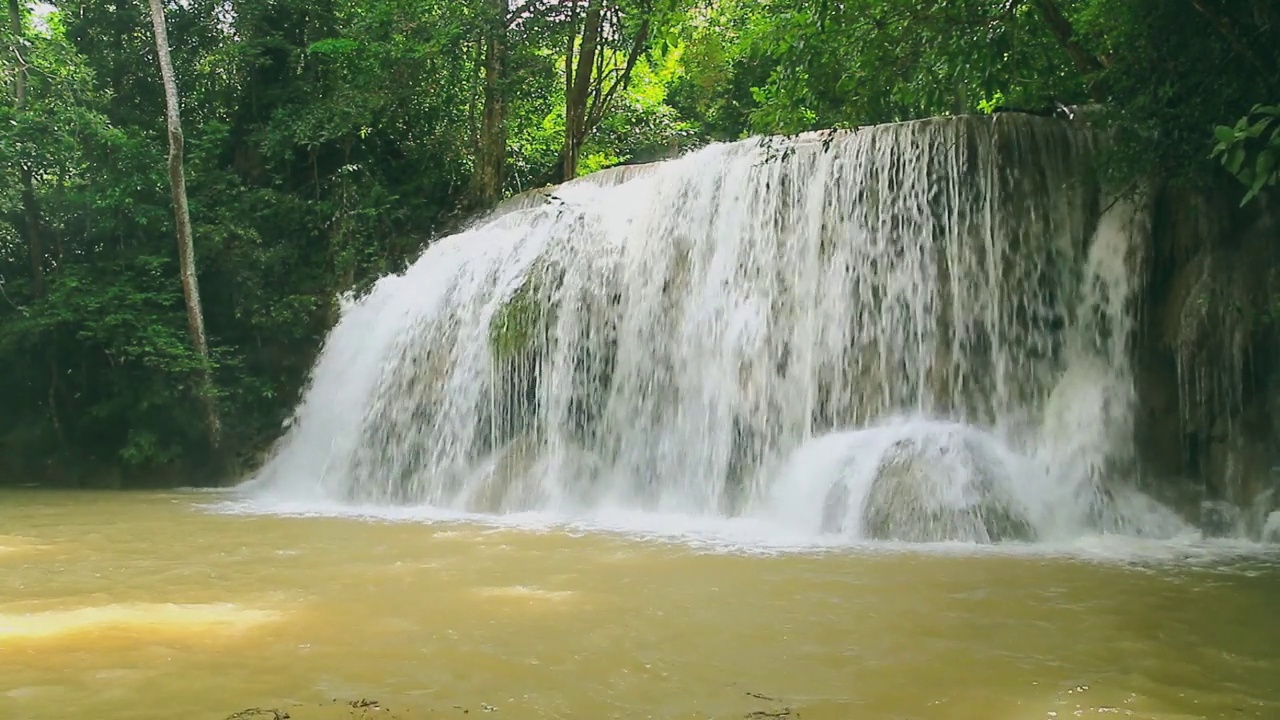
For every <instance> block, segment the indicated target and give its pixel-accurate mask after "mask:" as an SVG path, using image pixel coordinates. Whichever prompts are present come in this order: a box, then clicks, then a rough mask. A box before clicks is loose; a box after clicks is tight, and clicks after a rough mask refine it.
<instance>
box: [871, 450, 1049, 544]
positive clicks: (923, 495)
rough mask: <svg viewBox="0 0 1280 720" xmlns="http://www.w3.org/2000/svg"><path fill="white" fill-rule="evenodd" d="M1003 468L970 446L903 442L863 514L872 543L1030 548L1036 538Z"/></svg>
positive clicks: (890, 455) (885, 462)
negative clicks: (1018, 545) (1022, 545)
mask: <svg viewBox="0 0 1280 720" xmlns="http://www.w3.org/2000/svg"><path fill="white" fill-rule="evenodd" d="M1009 487H1010V484H1009V479H1008V478H1007V477H1006V476H1005V473H1004V470H1003V468H1002V467H1000V464H999V463H998V462H997V461H996V460H995V459H994V458H992V457H990V456H989V455H987V454H986V453H985V452H984V451H983V449H982V448H980V447H978V446H977V445H976V444H975V443H974V442H972V441H968V440H963V439H962V440H958V441H956V442H945V443H935V442H932V441H928V440H904V441H900V442H899V443H897V444H895V445H894V446H893V447H892V448H890V449H889V451H888V452H886V453H885V455H884V457H883V458H882V460H881V462H880V466H879V468H878V470H877V472H876V477H875V479H874V480H873V481H872V485H871V490H870V492H869V493H868V495H867V500H866V503H865V506H864V509H863V529H864V532H865V534H866V536H867V537H868V538H871V539H875V540H896V541H901V542H944V541H961V542H975V543H996V542H1002V541H1031V540H1035V539H1036V532H1035V529H1034V527H1033V526H1032V524H1031V522H1030V520H1029V519H1028V517H1027V513H1026V510H1025V509H1023V507H1022V506H1021V503H1019V502H1018V501H1017V499H1016V498H1015V497H1014V496H1013V494H1012V493H1011V491H1010V490H1009Z"/></svg>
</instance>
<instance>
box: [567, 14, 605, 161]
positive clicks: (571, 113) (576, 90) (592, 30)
mask: <svg viewBox="0 0 1280 720" xmlns="http://www.w3.org/2000/svg"><path fill="white" fill-rule="evenodd" d="M601 4H602V2H601V0H590V2H589V3H588V4H587V12H586V14H585V15H584V16H583V20H582V47H581V49H579V50H578V66H577V68H576V69H575V70H574V73H573V82H572V83H569V84H567V85H568V87H567V88H566V89H567V90H568V93H567V94H566V95H565V98H564V153H563V155H564V179H565V180H572V179H573V178H574V177H575V176H576V175H577V174H578V151H579V150H580V149H581V148H582V141H583V139H584V138H585V136H586V127H587V99H588V98H589V97H590V96H591V78H592V76H593V75H594V73H593V72H592V68H594V67H595V62H596V51H597V49H598V47H599V44H600V23H601V19H602V15H603V9H602V8H601ZM566 62H567V61H566Z"/></svg>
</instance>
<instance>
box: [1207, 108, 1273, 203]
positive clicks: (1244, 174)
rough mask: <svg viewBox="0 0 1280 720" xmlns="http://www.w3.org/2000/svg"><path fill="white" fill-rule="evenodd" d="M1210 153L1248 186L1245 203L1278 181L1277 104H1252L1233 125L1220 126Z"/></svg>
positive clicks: (1216, 131)
mask: <svg viewBox="0 0 1280 720" xmlns="http://www.w3.org/2000/svg"><path fill="white" fill-rule="evenodd" d="M1214 135H1215V137H1217V139H1218V143H1217V145H1214V147H1213V153H1212V156H1213V157H1216V158H1218V159H1219V160H1220V161H1221V162H1222V166H1223V167H1225V168H1226V169H1227V172H1230V173H1231V174H1232V175H1234V176H1235V177H1236V179H1238V180H1239V181H1240V182H1241V183H1243V184H1244V186H1245V187H1246V188H1248V192H1246V193H1245V196H1244V199H1243V200H1241V201H1240V204H1241V205H1245V204H1246V203H1248V202H1249V201H1250V200H1252V199H1254V198H1255V197H1257V196H1258V193H1259V192H1262V189H1263V188H1265V187H1271V186H1274V185H1275V184H1276V182H1277V181H1280V105H1255V106H1254V107H1253V109H1252V110H1251V111H1250V112H1249V114H1248V115H1246V116H1244V117H1242V118H1240V119H1239V120H1238V121H1236V124H1235V125H1234V126H1227V125H1219V126H1218V127H1217V128H1216V129H1215V131H1214Z"/></svg>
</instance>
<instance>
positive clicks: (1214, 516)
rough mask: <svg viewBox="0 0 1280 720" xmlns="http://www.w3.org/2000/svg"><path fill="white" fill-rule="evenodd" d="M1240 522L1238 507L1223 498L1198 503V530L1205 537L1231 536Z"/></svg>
mask: <svg viewBox="0 0 1280 720" xmlns="http://www.w3.org/2000/svg"><path fill="white" fill-rule="evenodd" d="M1239 524H1240V508H1238V507H1236V506H1235V505H1232V504H1231V503H1229V502H1225V501H1223V500H1206V501H1204V502H1202V503H1200V532H1202V533H1204V536H1205V537H1231V536H1233V535H1235V534H1236V530H1237V528H1238V527H1239Z"/></svg>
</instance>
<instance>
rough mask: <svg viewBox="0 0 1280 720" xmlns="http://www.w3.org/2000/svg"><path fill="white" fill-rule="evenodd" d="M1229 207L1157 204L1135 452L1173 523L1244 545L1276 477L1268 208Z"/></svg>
mask: <svg viewBox="0 0 1280 720" xmlns="http://www.w3.org/2000/svg"><path fill="white" fill-rule="evenodd" d="M1238 197H1239V193H1238V188H1235V187H1234V186H1229V185H1224V186H1223V187H1222V188H1219V189H1216V190H1210V191H1203V192H1192V191H1189V190H1174V189H1168V188H1166V189H1164V190H1163V191H1161V193H1160V194H1159V195H1158V197H1157V200H1156V204H1155V207H1154V215H1153V237H1152V242H1151V245H1150V247H1149V248H1148V251H1147V253H1146V257H1145V260H1144V265H1145V267H1146V273H1147V277H1146V278H1145V285H1146V288H1145V290H1144V296H1143V300H1142V303H1143V306H1144V307H1143V309H1142V311H1141V313H1140V315H1141V317H1142V318H1143V319H1142V327H1140V328H1139V329H1138V333H1137V337H1138V340H1137V346H1136V348H1135V350H1136V356H1135V361H1136V369H1137V378H1136V379H1137V390H1138V400H1139V402H1138V408H1137V411H1138V412H1137V418H1136V420H1137V427H1136V437H1135V441H1136V450H1137V452H1138V458H1139V460H1140V464H1141V466H1142V471H1143V474H1144V476H1145V477H1146V478H1148V479H1149V480H1150V481H1152V482H1154V483H1158V484H1162V485H1164V486H1166V487H1167V488H1168V492H1163V493H1159V494H1168V495H1175V496H1186V502H1182V503H1178V504H1179V506H1180V511H1181V512H1182V513H1183V514H1184V515H1185V516H1186V517H1187V519H1188V520H1190V521H1191V522H1196V523H1198V524H1199V525H1200V527H1201V529H1202V531H1203V532H1204V533H1205V535H1206V536H1220V535H1224V534H1225V535H1232V536H1240V535H1241V534H1243V535H1244V536H1247V537H1250V538H1255V539H1256V538H1257V537H1258V536H1259V534H1260V533H1261V526H1262V523H1263V520H1264V518H1265V514H1263V515H1261V516H1259V515H1257V503H1258V502H1259V500H1260V499H1261V498H1262V497H1263V496H1264V495H1265V494H1266V493H1267V492H1268V490H1269V488H1270V487H1271V486H1272V485H1273V484H1274V480H1275V475H1276V472H1275V470H1276V468H1277V467H1278V466H1280V313H1277V309H1278V308H1280V200H1278V198H1277V196H1275V195H1274V194H1273V195H1272V196H1271V197H1261V198H1259V199H1258V200H1257V201H1255V202H1253V203H1250V204H1249V205H1248V206H1246V207H1244V208H1241V207H1239V206H1238ZM1229 508H1234V509H1229ZM1233 513H1234V514H1235V515H1238V516H1239V517H1235V518H1232V517H1228V516H1230V515H1232V514H1233Z"/></svg>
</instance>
